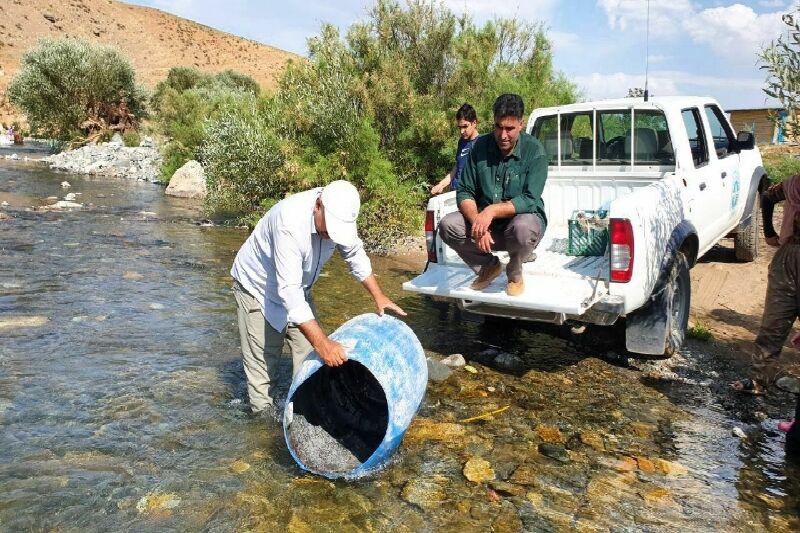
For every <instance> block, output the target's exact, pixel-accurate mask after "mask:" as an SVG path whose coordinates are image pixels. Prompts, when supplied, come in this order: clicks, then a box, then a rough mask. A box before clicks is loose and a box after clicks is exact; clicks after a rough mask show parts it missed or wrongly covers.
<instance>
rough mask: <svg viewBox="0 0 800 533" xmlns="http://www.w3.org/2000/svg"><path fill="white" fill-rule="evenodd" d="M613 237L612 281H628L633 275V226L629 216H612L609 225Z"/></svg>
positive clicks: (611, 257) (611, 255)
mask: <svg viewBox="0 0 800 533" xmlns="http://www.w3.org/2000/svg"><path fill="white" fill-rule="evenodd" d="M609 234H610V237H611V254H610V259H611V265H610V266H611V281H616V282H619V283H627V282H629V281H630V280H631V277H632V276H633V226H631V221H630V220H628V219H627V218H612V219H611V222H610V226H609Z"/></svg>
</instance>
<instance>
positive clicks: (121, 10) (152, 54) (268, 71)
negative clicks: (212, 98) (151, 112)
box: [0, 0, 299, 122]
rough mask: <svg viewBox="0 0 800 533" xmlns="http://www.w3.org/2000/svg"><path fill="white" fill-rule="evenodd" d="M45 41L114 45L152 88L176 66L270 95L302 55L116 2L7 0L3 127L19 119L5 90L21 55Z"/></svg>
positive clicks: (0, 24) (0, 59)
mask: <svg viewBox="0 0 800 533" xmlns="http://www.w3.org/2000/svg"><path fill="white" fill-rule="evenodd" d="M44 37H51V38H62V37H79V38H83V39H86V40H88V41H91V42H95V43H102V44H108V45H114V46H116V47H118V48H119V49H120V50H122V52H123V54H125V55H126V56H127V57H128V58H129V59H130V60H131V61H132V62H133V64H134V67H135V68H136V75H137V81H138V82H139V83H141V84H143V85H145V86H146V87H148V88H150V89H152V88H153V87H155V85H156V84H157V83H158V82H159V81H161V80H162V79H164V78H165V77H166V75H167V72H168V71H169V69H170V68H171V67H174V66H178V65H181V66H195V67H198V68H200V69H202V70H204V71H208V72H220V71H223V70H227V69H233V70H236V71H239V72H242V73H244V74H247V75H249V76H252V77H253V78H254V79H255V80H256V81H257V82H258V83H259V84H260V85H261V87H262V88H263V89H264V90H266V91H269V90H271V89H272V88H274V87H275V84H276V81H277V77H278V74H279V73H280V71H281V69H282V68H283V66H284V65H285V64H286V61H287V60H288V59H290V58H299V56H297V55H295V54H292V53H289V52H286V51H283V50H279V49H278V48H274V47H271V46H267V45H264V44H260V43H257V42H255V41H251V40H248V39H244V38H241V37H236V36H235V35H231V34H228V33H224V32H221V31H218V30H215V29H213V28H209V27H208V26H203V25H202V24H197V23H196V22H192V21H189V20H186V19H182V18H180V17H176V16H174V15H170V14H167V13H164V12H163V11H159V10H157V9H152V8H147V7H140V6H132V5H128V4H124V3H122V2H117V1H114V0H61V1H53V0H6V1H3V2H0V122H10V121H11V120H12V119H16V118H19V113H18V112H17V111H15V110H14V109H13V108H12V107H11V106H10V104H9V103H8V102H7V100H6V98H5V91H6V88H7V87H8V84H9V83H10V82H11V79H12V78H13V77H14V75H15V74H16V72H17V70H18V69H19V65H20V59H21V58H22V54H23V52H25V50H27V49H28V48H30V47H31V46H34V45H35V44H36V43H37V42H38V40H39V39H41V38H44Z"/></svg>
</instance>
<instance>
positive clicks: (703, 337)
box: [686, 322, 714, 342]
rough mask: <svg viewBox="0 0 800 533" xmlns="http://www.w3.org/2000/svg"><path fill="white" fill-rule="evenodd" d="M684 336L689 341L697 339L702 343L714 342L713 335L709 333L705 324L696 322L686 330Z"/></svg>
mask: <svg viewBox="0 0 800 533" xmlns="http://www.w3.org/2000/svg"><path fill="white" fill-rule="evenodd" d="M686 336H687V337H689V338H690V339H697V340H699V341H703V342H709V341H712V340H714V334H713V333H711V330H709V329H708V328H707V327H706V326H705V324H703V323H702V322H696V323H694V324H692V326H690V327H689V329H687V330H686Z"/></svg>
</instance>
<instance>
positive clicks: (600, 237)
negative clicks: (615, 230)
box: [567, 211, 608, 256]
mask: <svg viewBox="0 0 800 533" xmlns="http://www.w3.org/2000/svg"><path fill="white" fill-rule="evenodd" d="M581 214H583V215H584V216H585V218H586V219H591V218H592V217H595V218H597V213H596V212H594V211H576V212H574V213H573V214H572V218H570V219H569V221H568V225H569V243H568V246H567V255H575V256H599V255H605V253H606V247H607V246H608V227H607V226H603V227H598V226H596V225H594V224H582V223H581V222H580V215H581ZM599 220H600V221H606V220H607V219H603V218H600V219H599Z"/></svg>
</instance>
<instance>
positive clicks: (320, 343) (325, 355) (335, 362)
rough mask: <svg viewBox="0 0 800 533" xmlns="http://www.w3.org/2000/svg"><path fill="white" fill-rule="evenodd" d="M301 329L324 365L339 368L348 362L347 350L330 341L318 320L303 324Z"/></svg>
mask: <svg viewBox="0 0 800 533" xmlns="http://www.w3.org/2000/svg"><path fill="white" fill-rule="evenodd" d="M299 327H300V331H302V332H303V335H305V336H306V339H308V342H310V343H311V346H313V347H314V350H316V352H317V354H319V358H320V359H322V362H323V363H325V364H326V365H328V366H339V365H342V364H344V362H345V361H347V348H345V347H344V346H342V345H341V344H339V343H338V342H336V341H334V340H331V339H329V338H328V336H327V335H325V332H324V331H322V328H321V327H319V324H318V323H317V321H316V320H308V321H306V322H303V323H302V324H300V326H299Z"/></svg>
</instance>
